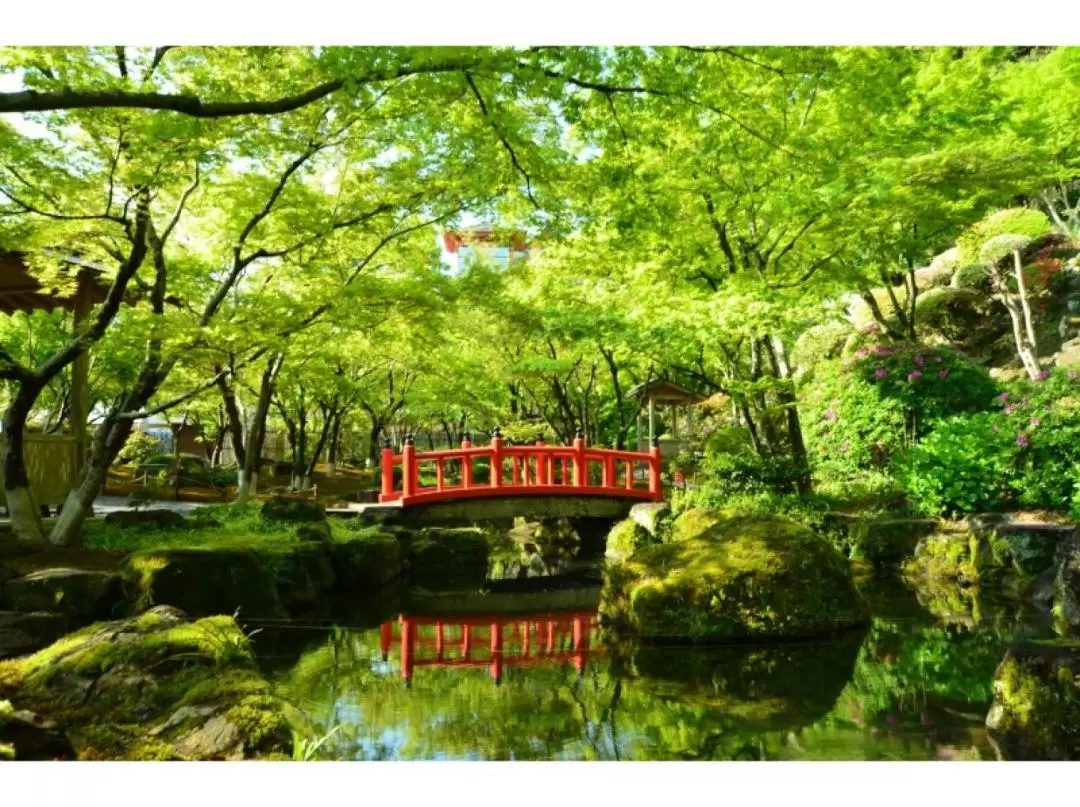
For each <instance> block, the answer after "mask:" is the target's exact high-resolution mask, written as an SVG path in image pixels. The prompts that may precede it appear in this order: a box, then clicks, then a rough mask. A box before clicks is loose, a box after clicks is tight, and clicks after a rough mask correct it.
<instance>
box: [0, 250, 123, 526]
mask: <svg viewBox="0 0 1080 807" xmlns="http://www.w3.org/2000/svg"><path fill="white" fill-rule="evenodd" d="M63 264H64V268H63V269H62V272H69V273H70V274H69V275H68V277H67V278H62V280H61V282H60V283H58V284H57V285H56V286H55V287H52V288H49V287H46V286H43V285H42V284H41V282H40V281H39V280H38V279H37V278H35V277H34V276H33V275H32V274H31V273H30V269H29V267H28V266H27V265H26V262H25V260H24V254H23V253H19V252H0V313H2V314H6V315H8V316H10V315H12V314H14V313H15V312H17V311H24V312H27V313H29V312H31V311H52V310H54V309H57V308H63V309H65V310H68V311H71V312H72V333H73V335H74V334H77V333H79V332H80V331H81V330H82V329H83V327H84V326H85V323H86V319H87V317H88V316H89V314H90V311H91V309H92V308H93V306H94V305H95V304H97V303H101V302H103V301H104V300H105V297H106V295H107V294H108V290H109V287H108V284H106V283H104V282H103V281H102V279H101V274H102V270H101V269H100V268H98V267H95V266H93V265H91V264H88V263H85V262H83V261H81V260H79V259H78V258H74V257H65V258H63ZM65 281H66V282H65ZM89 367H90V357H89V355H88V354H87V353H85V352H84V353H83V354H82V355H80V356H79V357H78V358H77V359H75V361H74V363H73V364H72V367H71V402H70V406H69V420H68V424H69V426H70V431H71V434H70V435H37V434H35V435H30V434H28V435H26V442H25V455H26V465H27V472H28V474H29V476H30V487H31V489H32V490H33V491H34V494H35V496H36V498H37V501H38V503H39V504H42V505H59V504H63V501H64V498H66V496H67V494H68V491H69V490H70V489H71V486H72V485H73V484H74V482H75V480H76V477H77V474H78V472H79V470H80V469H81V468H82V466H83V462H84V460H85V458H86V421H87V417H88V415H89V407H90V397H89V388H88V384H87V376H88V372H89ZM39 455H40V456H39ZM65 468H66V470H67V473H58V472H57V471H58V470H62V469H65ZM2 496H3V487H2V486H0V497H2Z"/></svg>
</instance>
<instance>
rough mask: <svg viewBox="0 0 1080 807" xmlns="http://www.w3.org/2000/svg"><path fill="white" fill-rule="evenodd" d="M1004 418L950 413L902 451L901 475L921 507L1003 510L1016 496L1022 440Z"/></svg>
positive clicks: (940, 511)
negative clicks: (1006, 428) (1008, 429)
mask: <svg viewBox="0 0 1080 807" xmlns="http://www.w3.org/2000/svg"><path fill="white" fill-rule="evenodd" d="M998 420H999V418H998V415H997V414H996V413H993V412H979V413H976V414H973V415H964V416H956V417H952V418H949V419H947V420H944V421H942V422H940V423H938V425H937V428H935V429H934V431H933V432H931V433H930V434H929V435H927V436H926V437H925V438H924V439H923V440H922V441H921V442H920V443H919V444H918V445H917V446H915V447H913V448H912V449H911V450H909V451H908V452H906V453H905V454H903V455H901V457H900V458H899V459H898V462H897V475H898V477H899V479H900V481H901V484H902V485H903V487H904V490H905V491H906V492H907V494H908V496H909V497H910V498H911V499H912V501H913V502H914V503H915V505H916V507H917V508H918V509H920V510H922V511H923V512H926V513H928V514H931V515H955V514H959V513H972V512H980V511H989V510H997V509H1000V508H1001V507H1002V506H1003V505H1004V504H1005V503H1006V502H1008V501H1009V500H1010V499H1011V498H1012V494H1013V488H1012V485H1011V483H1010V478H1011V477H1012V476H1013V475H1014V474H1015V468H1016V454H1017V452H1018V450H1019V448H1020V446H1018V445H1017V443H1016V436H1015V435H1010V434H1008V433H1007V432H1005V431H1003V430H1002V429H1001V428H1000V426H999V425H998Z"/></svg>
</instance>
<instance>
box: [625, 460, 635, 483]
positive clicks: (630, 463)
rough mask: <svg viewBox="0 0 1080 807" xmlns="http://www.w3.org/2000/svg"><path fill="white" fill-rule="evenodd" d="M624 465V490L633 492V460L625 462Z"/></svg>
mask: <svg viewBox="0 0 1080 807" xmlns="http://www.w3.org/2000/svg"><path fill="white" fill-rule="evenodd" d="M625 464H626V489H627V490H633V489H634V461H633V460H627V461H626V463H625Z"/></svg>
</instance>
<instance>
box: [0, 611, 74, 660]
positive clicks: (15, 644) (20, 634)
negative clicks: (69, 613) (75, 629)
mask: <svg viewBox="0 0 1080 807" xmlns="http://www.w3.org/2000/svg"><path fill="white" fill-rule="evenodd" d="M67 628H68V618H67V617H66V616H64V615H63V614H58V613H55V612H53V611H34V612H31V613H20V612H18V611H0V659H5V658H13V657H15V656H24V655H26V654H28V653H33V652H35V651H37V650H40V649H41V648H43V647H48V646H49V645H50V644H52V643H53V642H55V641H56V640H57V639H59V638H60V637H61V636H63V635H64V633H65V632H66V631H67Z"/></svg>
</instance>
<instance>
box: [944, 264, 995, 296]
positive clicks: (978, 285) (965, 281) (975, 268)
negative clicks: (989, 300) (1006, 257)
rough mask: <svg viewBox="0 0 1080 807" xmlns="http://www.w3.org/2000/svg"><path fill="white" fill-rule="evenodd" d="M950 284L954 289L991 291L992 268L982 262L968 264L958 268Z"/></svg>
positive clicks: (985, 292)
mask: <svg viewBox="0 0 1080 807" xmlns="http://www.w3.org/2000/svg"><path fill="white" fill-rule="evenodd" d="M950 285H951V286H952V288H954V289H966V290H968V291H975V292H981V293H983V294H988V293H989V292H990V270H989V269H987V268H986V266H984V265H983V264H981V263H969V264H966V265H964V266H961V267H960V268H959V269H957V270H956V274H954V275H953V276H952V281H951V283H950Z"/></svg>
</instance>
